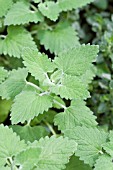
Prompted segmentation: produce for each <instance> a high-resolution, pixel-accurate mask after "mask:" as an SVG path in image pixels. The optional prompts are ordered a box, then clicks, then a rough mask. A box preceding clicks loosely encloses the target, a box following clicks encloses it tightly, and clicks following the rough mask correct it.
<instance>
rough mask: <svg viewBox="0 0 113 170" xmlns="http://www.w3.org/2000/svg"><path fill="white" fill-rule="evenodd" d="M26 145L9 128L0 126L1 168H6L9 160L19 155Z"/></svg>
mask: <svg viewBox="0 0 113 170" xmlns="http://www.w3.org/2000/svg"><path fill="white" fill-rule="evenodd" d="M25 147H26V145H25V143H24V142H23V141H20V138H19V137H18V136H16V133H13V131H12V130H11V129H9V128H8V127H7V126H4V125H0V167H2V166H4V165H5V164H6V162H7V159H8V158H12V157H13V156H15V155H17V154H18V153H19V152H21V151H22V150H23V149H25Z"/></svg>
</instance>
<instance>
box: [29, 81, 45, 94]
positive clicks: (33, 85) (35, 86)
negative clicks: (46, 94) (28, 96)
mask: <svg viewBox="0 0 113 170" xmlns="http://www.w3.org/2000/svg"><path fill="white" fill-rule="evenodd" d="M26 84H27V85H30V86H32V87H34V88H36V89H37V90H39V91H41V92H43V90H42V89H41V88H40V87H39V86H37V85H35V84H33V83H31V82H28V81H26Z"/></svg>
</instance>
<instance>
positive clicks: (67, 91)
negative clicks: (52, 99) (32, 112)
mask: <svg viewBox="0 0 113 170" xmlns="http://www.w3.org/2000/svg"><path fill="white" fill-rule="evenodd" d="M50 90H51V92H52V93H55V94H56V95H60V96H61V98H65V99H86V98H88V97H89V96H90V95H89V92H88V90H87V88H86V86H85V85H84V84H83V82H82V81H81V80H80V79H79V78H78V77H74V76H69V75H65V74H64V75H63V76H62V77H61V79H60V81H59V82H58V83H57V84H56V85H53V86H51V87H50Z"/></svg>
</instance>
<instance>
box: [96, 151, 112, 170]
mask: <svg viewBox="0 0 113 170" xmlns="http://www.w3.org/2000/svg"><path fill="white" fill-rule="evenodd" d="M112 160H113V158H112V157H110V156H109V155H107V154H104V155H102V156H100V157H99V159H97V161H96V164H95V168H94V170H102V169H104V170H113V161H112Z"/></svg>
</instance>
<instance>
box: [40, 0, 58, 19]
mask: <svg viewBox="0 0 113 170" xmlns="http://www.w3.org/2000/svg"><path fill="white" fill-rule="evenodd" d="M38 7H39V10H40V12H41V13H42V14H43V15H44V16H46V17H47V18H49V19H51V20H53V21H56V20H57V19H58V16H59V13H60V8H59V6H58V4H57V3H55V2H53V1H47V2H44V3H40V4H39V5H38Z"/></svg>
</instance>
